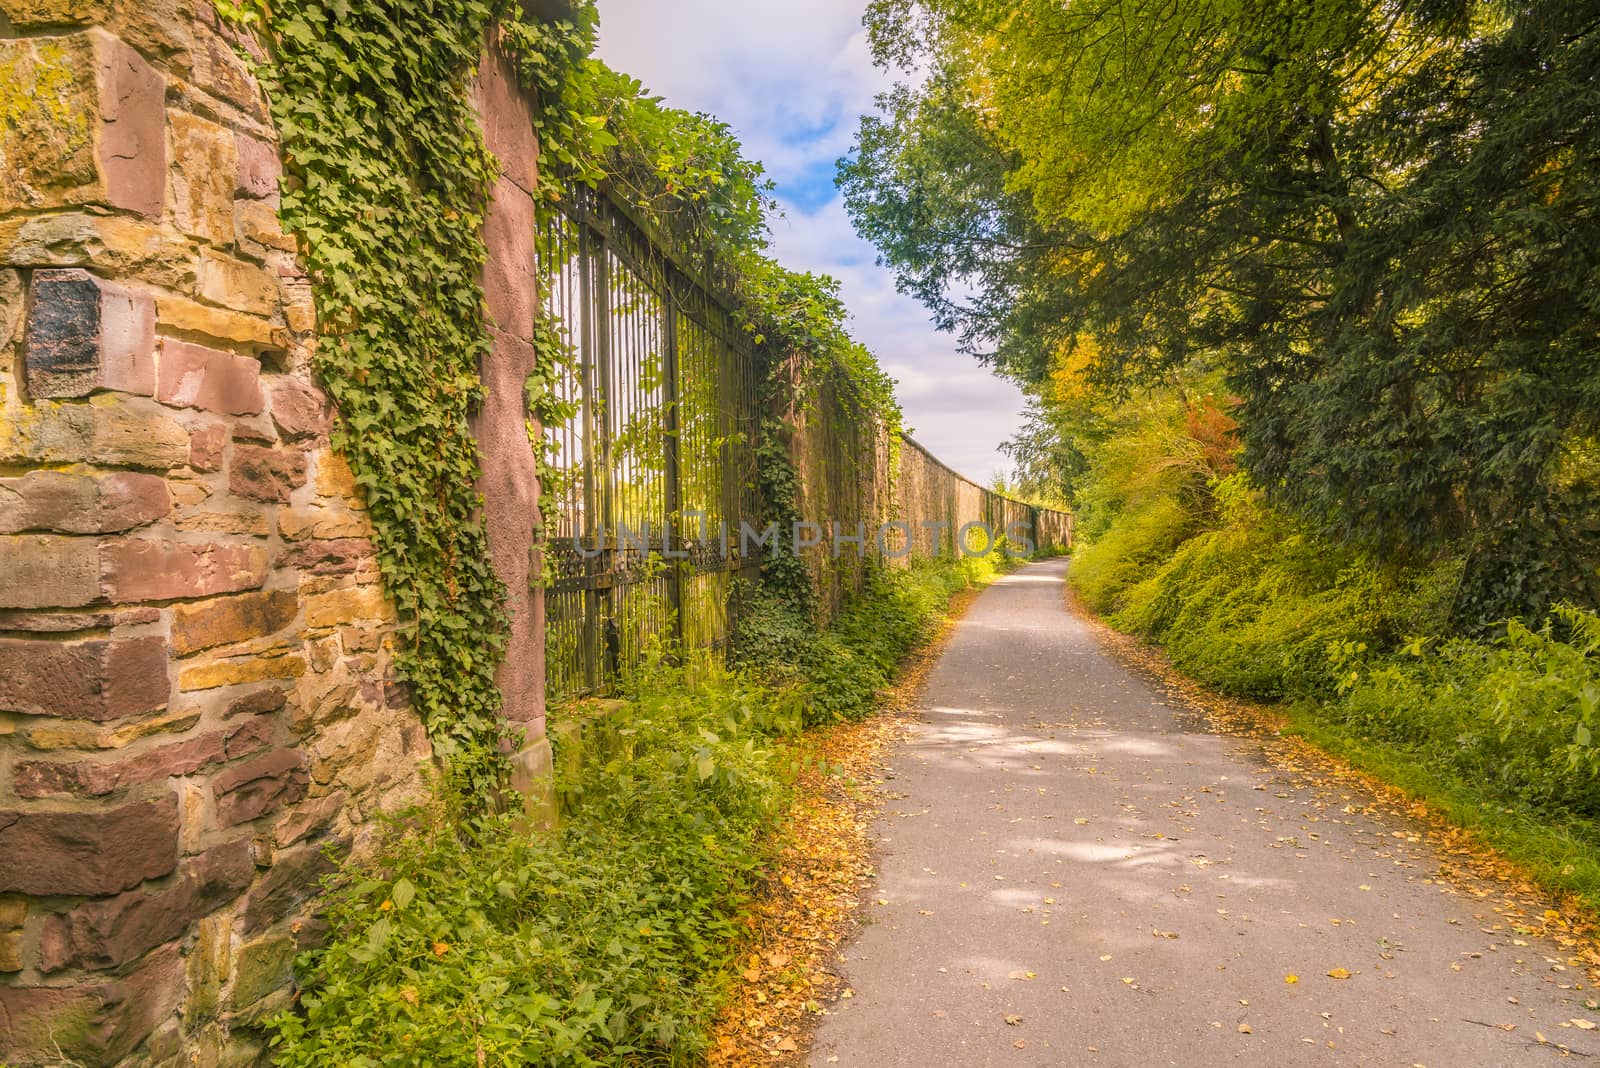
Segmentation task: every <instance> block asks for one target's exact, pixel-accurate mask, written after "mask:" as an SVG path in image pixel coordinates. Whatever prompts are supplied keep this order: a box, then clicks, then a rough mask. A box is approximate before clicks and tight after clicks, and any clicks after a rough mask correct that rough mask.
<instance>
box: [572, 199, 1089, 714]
mask: <svg viewBox="0 0 1600 1068" xmlns="http://www.w3.org/2000/svg"><path fill="white" fill-rule="evenodd" d="M547 215H548V217H547V218H545V219H544V220H543V221H542V222H541V227H542V230H543V232H542V235H541V238H542V240H541V263H540V274H541V278H540V286H541V294H540V297H541V300H542V301H543V304H544V308H545V311H546V313H547V314H548V315H549V316H550V317H551V319H552V321H553V322H554V323H555V324H556V325H557V327H558V329H559V330H561V331H563V332H564V336H565V340H566V341H567V343H568V346H569V349H570V351H571V352H572V353H573V355H574V357H575V358H574V359H573V360H572V361H571V363H570V365H569V366H568V367H567V368H566V370H565V374H564V378H563V380H562V381H561V383H560V384H559V387H558V388H559V390H560V392H561V394H562V399H564V400H566V401H569V402H571V404H572V407H573V410H574V411H575V413H576V414H575V415H574V416H573V418H571V419H569V420H568V421H567V422H566V423H565V424H563V425H561V426H558V427H552V428H550V429H549V430H548V431H547V432H546V438H547V441H548V444H549V447H550V453H551V460H552V461H553V464H554V466H555V467H556V468H557V469H558V470H559V471H560V472H561V475H560V478H559V479H558V480H557V481H556V482H555V483H554V484H551V485H547V486H546V487H544V493H545V497H544V500H545V502H546V509H545V510H546V520H547V522H548V524H549V528H548V539H547V548H546V552H545V558H544V568H545V574H546V576H547V578H548V580H549V585H548V586H547V588H546V590H545V601H544V603H545V644H546V648H545V664H546V680H547V687H548V690H549V692H550V693H551V695H552V696H553V697H563V696H571V695H576V694H581V693H586V692H595V691H599V690H603V689H605V688H606V686H607V685H608V683H609V682H610V680H611V679H613V678H614V677H615V676H616V674H617V673H618V671H619V670H620V669H621V668H623V667H624V666H626V665H629V664H632V663H635V662H636V661H637V660H638V659H639V658H640V657H641V656H642V655H643V654H644V652H645V650H646V647H647V646H648V644H649V643H650V642H651V641H652V640H656V639H658V638H665V639H667V640H669V641H670V642H672V643H673V644H675V645H682V646H684V647H688V648H711V649H717V648H726V646H727V643H728V641H729V636H730V635H731V634H732V633H733V632H734V629H735V625H736V622H737V611H738V598H737V597H736V596H735V595H734V594H735V588H736V587H735V581H736V580H737V579H739V578H744V579H749V580H754V579H756V578H757V577H758V576H759V573H760V562H761V561H760V558H759V556H757V555H748V556H747V555H743V554H742V552H741V550H742V549H743V548H744V546H743V545H742V544H741V539H740V538H739V532H740V528H741V524H742V523H746V522H748V523H749V525H750V527H751V528H752V529H753V530H758V531H759V530H763V529H764V526H765V522H764V519H763V515H762V505H761V502H760V500H759V499H758V494H757V492H756V459H755V445H756V440H757V434H758V433H759V431H760V424H761V420H762V419H763V418H764V416H765V414H766V413H765V412H764V411H763V409H762V403H763V402H762V399H761V390H760V383H761V378H762V376H763V371H762V369H761V362H760V357H758V355H757V353H756V352H755V350H754V347H753V345H752V344H751V343H750V340H749V339H748V337H747V336H746V334H745V332H744V331H743V330H742V329H741V328H740V326H739V323H738V321H737V316H736V309H735V308H734V306H733V305H732V302H731V300H730V299H729V298H727V297H725V296H724V295H723V294H722V292H721V291H720V290H719V289H718V287H717V286H716V285H714V284H713V283H711V282H708V281H707V280H706V279H705V278H704V277H703V276H700V275H698V274H697V273H696V272H694V271H693V270H691V269H689V268H688V267H687V266H686V265H685V264H684V263H683V262H682V261H680V260H678V259H677V258H676V257H675V256H674V255H673V253H672V252H671V251H670V247H669V242H667V241H665V240H662V239H660V238H659V237H657V236H656V235H654V234H652V233H651V232H650V231H649V230H648V229H647V228H646V227H645V226H644V225H642V224H641V223H640V222H639V221H637V220H636V219H634V218H633V217H632V216H631V215H630V213H629V212H628V211H627V209H626V208H625V207H624V206H622V205H620V204H618V203H617V202H616V201H615V200H613V199H612V198H611V197H609V196H608V195H606V194H605V193H602V192H598V191H595V190H592V189H589V188H587V187H585V186H581V185H579V186H572V187H570V188H569V189H568V190H567V193H566V196H565V197H564V199H563V201H562V203H561V205H560V207H559V209H558V210H555V211H552V212H549V213H547ZM813 377H814V379H815V381H814V388H813V389H811V390H808V391H806V395H805V397H804V399H803V400H798V401H797V402H796V404H795V406H794V407H793V408H792V409H791V410H790V411H789V412H788V413H787V418H788V419H789V421H790V422H791V423H792V425H793V427H794V431H795V432H794V434H793V435H792V439H791V441H792V449H793V453H792V458H793V460H794V462H795V466H796V469H797V471H798V473H799V475H800V500H799V502H798V503H799V507H800V513H801V515H803V516H804V517H806V518H807V519H809V520H811V521H813V522H815V523H816V524H817V525H818V527H819V528H820V531H819V533H820V538H819V543H818V544H817V545H816V547H815V548H813V549H812V550H810V551H809V552H808V553H807V554H806V555H807V560H808V564H809V565H810V567H811V571H812V574H813V577H814V579H815V580H816V585H817V589H818V592H819V594H820V595H821V596H820V603H821V606H822V610H823V614H824V617H825V618H824V619H822V620H819V621H818V622H819V623H822V622H825V621H826V618H827V617H831V616H832V615H833V613H834V612H835V611H836V610H837V609H838V607H839V605H840V604H841V603H842V602H843V601H844V600H845V599H846V598H847V597H848V596H849V595H850V594H851V593H852V592H853V591H855V590H857V589H859V588H860V584H861V578H862V575H863V574H864V571H865V567H866V563H865V559H867V558H877V559H879V560H880V561H882V557H883V555H884V554H883V553H882V551H881V550H882V548H883V546H882V545H880V543H879V542H878V539H877V532H878V530H879V528H880V524H883V523H886V522H889V521H891V520H896V521H900V522H903V523H905V524H906V525H907V526H908V527H909V528H910V530H911V531H912V535H911V546H910V549H911V552H910V556H913V557H928V556H933V555H935V554H938V553H941V552H946V553H948V552H950V551H952V550H953V549H954V547H955V538H956V536H957V533H958V532H959V530H960V529H961V527H962V525H963V524H966V523H970V522H981V523H986V524H988V525H989V526H990V527H991V528H992V529H994V530H996V531H1003V530H1005V529H1006V528H1007V527H1008V526H1009V525H1011V524H1013V523H1017V522H1022V523H1027V524H1029V525H1031V527H1032V528H1033V530H1034V531H1035V532H1036V533H1035V540H1036V541H1037V542H1038V543H1039V544H1040V545H1041V546H1052V547H1062V546H1065V545H1067V544H1069V543H1070V541H1071V516H1070V515H1067V514H1065V513H1059V512H1048V511H1044V510H1041V509H1037V508H1033V507H1031V506H1029V505H1026V504H1023V503H1021V502H1018V501H1014V500H1011V499H1009V498H1006V497H1002V496H1001V495H999V494H997V493H994V492H992V491H990V490H987V489H985V488H983V487H981V486H978V485H977V484H976V483H973V482H970V481H968V480H967V479H965V478H963V477H962V476H960V475H959V474H957V473H956V472H954V471H952V470H951V469H950V468H948V467H946V466H945V465H944V464H942V463H940V462H939V461H938V460H937V459H936V458H935V457H934V456H933V455H932V454H931V453H928V452H927V451H926V450H925V449H923V448H922V446H920V445H918V444H917V443H916V442H915V441H913V440H911V439H910V438H909V437H898V436H891V435H890V434H889V433H888V432H887V429H886V428H885V426H884V425H883V423H882V422H881V421H880V420H878V419H876V418H874V417H870V416H868V415H866V414H864V411H865V409H864V406H863V405H862V404H861V403H860V401H859V398H858V396H857V395H856V392H855V390H856V387H855V384H854V382H853V381H852V380H851V379H850V378H849V376H848V375H846V374H845V373H844V372H843V371H842V370H840V369H838V368H834V369H832V370H831V371H826V372H825V373H823V374H821V375H820V376H813ZM799 393H800V391H798V390H797V391H796V394H795V398H798V396H799ZM795 398H791V399H792V400H794V399H795ZM836 522H837V523H840V524H847V527H846V528H845V529H840V530H836V529H835V527H834V524H835V523H836ZM858 523H859V524H861V525H862V527H863V528H864V530H861V531H858V530H857V529H856V525H857V524H858ZM941 523H942V524H944V526H943V527H942V528H941V527H939V524H941ZM930 524H931V525H932V526H931V527H930ZM788 534H789V532H783V535H782V536H785V537H787V536H788ZM858 534H864V535H865V544H864V546H863V548H864V550H865V555H864V556H863V555H862V554H861V553H858V552H857V551H856V550H855V549H854V548H853V547H852V549H851V550H850V551H849V552H837V553H836V552H835V551H834V542H835V539H836V537H840V536H843V537H850V538H854V537H856V536H858ZM890 548H891V549H895V550H898V549H899V548H900V546H899V545H891V546H890ZM885 562H888V563H891V564H892V563H896V562H898V561H897V560H896V559H895V558H893V557H891V558H890V559H889V560H888V561H885Z"/></svg>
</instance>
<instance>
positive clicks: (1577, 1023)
mask: <svg viewBox="0 0 1600 1068" xmlns="http://www.w3.org/2000/svg"><path fill="white" fill-rule="evenodd" d="M1572 1026H1573V1027H1576V1028H1578V1029H1579V1030H1582V1031H1593V1030H1594V1029H1595V1027H1596V1026H1597V1025H1596V1024H1595V1022H1594V1021H1593V1020H1579V1019H1574V1020H1573V1021H1572Z"/></svg>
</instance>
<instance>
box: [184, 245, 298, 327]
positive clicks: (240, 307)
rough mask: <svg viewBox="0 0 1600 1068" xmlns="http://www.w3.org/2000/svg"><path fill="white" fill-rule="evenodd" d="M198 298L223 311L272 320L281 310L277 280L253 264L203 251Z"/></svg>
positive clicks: (201, 253) (201, 254)
mask: <svg viewBox="0 0 1600 1068" xmlns="http://www.w3.org/2000/svg"><path fill="white" fill-rule="evenodd" d="M199 294H200V297H201V299H202V300H209V301H211V302H212V303H213V304H220V305H222V306H223V307H224V308H233V309H235V310H237V311H243V312H250V313H251V314H254V315H261V316H270V315H271V314H272V313H273V311H275V310H276V309H277V307H278V301H279V296H278V280H277V278H276V277H275V276H274V275H272V274H269V273H267V271H265V270H263V269H262V268H260V267H257V266H256V265H255V264H253V263H245V262H244V261H242V260H236V259H234V258H233V257H231V256H224V255H222V254H221V253H218V252H213V251H211V250H210V249H202V250H201V251H200V277H199Z"/></svg>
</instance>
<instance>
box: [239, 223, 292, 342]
mask: <svg viewBox="0 0 1600 1068" xmlns="http://www.w3.org/2000/svg"><path fill="white" fill-rule="evenodd" d="M233 232H234V236H236V237H237V238H238V239H239V242H240V244H241V245H243V246H244V248H245V250H246V251H248V252H251V253H252V254H257V255H259V254H260V253H261V252H262V251H263V250H265V249H276V250H277V251H279V252H293V251H294V250H295V248H296V245H295V240H294V238H293V237H290V236H289V235H288V234H286V233H284V232H283V224H282V223H281V222H280V221H279V219H278V210H277V209H276V208H274V207H273V206H272V204H271V203H269V202H268V201H265V200H236V201H234V202H233ZM251 245H256V246H259V247H258V248H251ZM290 325H291V327H293V326H294V325H295V323H294V322H292V321H291V323H290Z"/></svg>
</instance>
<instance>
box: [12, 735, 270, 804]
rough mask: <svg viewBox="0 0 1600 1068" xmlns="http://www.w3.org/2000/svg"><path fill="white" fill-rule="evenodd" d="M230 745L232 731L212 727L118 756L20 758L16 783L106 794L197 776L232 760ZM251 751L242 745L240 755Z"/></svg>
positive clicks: (47, 790)
mask: <svg viewBox="0 0 1600 1068" xmlns="http://www.w3.org/2000/svg"><path fill="white" fill-rule="evenodd" d="M235 733H237V732H235ZM227 745H228V732H226V731H212V732H211V733H209V734H202V735H200V736H199V737H197V738H189V739H187V740H185V741H182V742H175V743H173V744H171V745H163V746H159V747H157V748H155V749H149V750H146V751H145V752H143V753H140V754H138V755H137V756H132V757H125V758H122V759H117V760H19V761H17V763H16V767H15V768H14V769H13V785H14V788H15V790H16V792H17V796H18V797H28V798H39V797H50V796H52V795H57V794H66V795H70V796H76V797H104V796H105V795H106V794H109V793H114V792H116V791H117V790H123V789H126V788H127V787H129V786H136V785H138V784H140V783H145V782H151V781H153V780H155V779H164V778H167V777H169V776H173V775H192V774H194V773H195V772H197V771H199V770H200V769H202V768H207V767H210V766H211V765H213V764H220V763H222V762H223V761H224V760H226V759H228V758H229V754H228V751H227ZM246 751H247V749H246V747H245V746H243V745H241V746H240V747H239V751H238V753H235V754H234V755H242V754H243V753H244V752H246Z"/></svg>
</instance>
